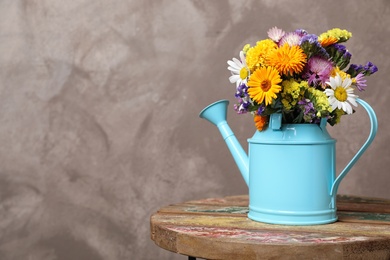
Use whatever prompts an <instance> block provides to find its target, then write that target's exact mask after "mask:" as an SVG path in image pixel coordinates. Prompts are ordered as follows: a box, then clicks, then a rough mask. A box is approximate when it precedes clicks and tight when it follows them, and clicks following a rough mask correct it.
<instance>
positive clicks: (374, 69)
mask: <svg viewBox="0 0 390 260" xmlns="http://www.w3.org/2000/svg"><path fill="white" fill-rule="evenodd" d="M363 69H364V70H365V71H366V74H365V75H372V74H374V73H375V72H377V71H378V67H377V66H375V65H374V63H372V62H370V61H369V62H367V64H366V66H364V67H363Z"/></svg>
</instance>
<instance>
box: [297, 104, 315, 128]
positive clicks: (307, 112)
mask: <svg viewBox="0 0 390 260" xmlns="http://www.w3.org/2000/svg"><path fill="white" fill-rule="evenodd" d="M298 105H299V106H300V107H301V110H302V112H303V120H304V121H305V122H308V123H318V122H317V121H318V118H317V117H316V110H315V109H314V105H313V102H311V101H310V100H309V99H302V100H300V101H298Z"/></svg>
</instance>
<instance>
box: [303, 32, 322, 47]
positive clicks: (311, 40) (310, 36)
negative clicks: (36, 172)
mask: <svg viewBox="0 0 390 260" xmlns="http://www.w3.org/2000/svg"><path fill="white" fill-rule="evenodd" d="M306 41H307V42H309V43H310V44H316V43H318V44H319V42H318V36H317V35H315V34H306V35H304V36H303V37H302V38H301V41H300V43H299V45H301V44H302V42H306Z"/></svg>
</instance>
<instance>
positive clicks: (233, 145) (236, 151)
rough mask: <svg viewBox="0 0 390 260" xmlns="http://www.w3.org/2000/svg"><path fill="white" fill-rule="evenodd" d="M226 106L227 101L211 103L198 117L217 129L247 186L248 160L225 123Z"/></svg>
mask: <svg viewBox="0 0 390 260" xmlns="http://www.w3.org/2000/svg"><path fill="white" fill-rule="evenodd" d="M228 105H229V101H228V100H220V101H217V102H215V103H212V104H211V105H208V106H207V107H205V108H204V109H203V110H202V111H201V112H200V114H199V117H200V118H204V119H206V120H208V121H209V122H211V123H212V124H214V125H215V126H217V127H218V129H219V131H220V133H221V135H222V137H223V139H224V140H225V142H226V145H227V146H228V148H229V150H230V152H231V154H232V156H233V158H234V160H235V162H236V164H237V167H238V169H239V170H240V172H241V175H242V177H243V178H244V181H245V183H246V184H247V185H248V186H249V158H248V155H247V154H246V153H245V151H244V149H243V148H242V146H241V144H240V143H239V141H238V140H237V138H236V136H235V135H234V133H233V131H232V130H231V129H230V127H229V125H228V123H227V121H226V116H227V107H228Z"/></svg>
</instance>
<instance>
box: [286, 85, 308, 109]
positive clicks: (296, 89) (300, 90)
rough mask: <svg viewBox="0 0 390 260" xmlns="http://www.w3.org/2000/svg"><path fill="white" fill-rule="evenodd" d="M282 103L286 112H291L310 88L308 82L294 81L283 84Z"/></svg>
mask: <svg viewBox="0 0 390 260" xmlns="http://www.w3.org/2000/svg"><path fill="white" fill-rule="evenodd" d="M282 87H283V92H282V103H283V106H284V109H285V110H287V111H288V110H291V109H293V107H294V106H295V105H296V104H297V103H298V101H299V100H301V99H302V97H303V95H304V93H305V90H306V89H308V88H309V84H308V83H307V81H301V82H297V81H295V80H294V79H290V80H284V81H283V82H282Z"/></svg>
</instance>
